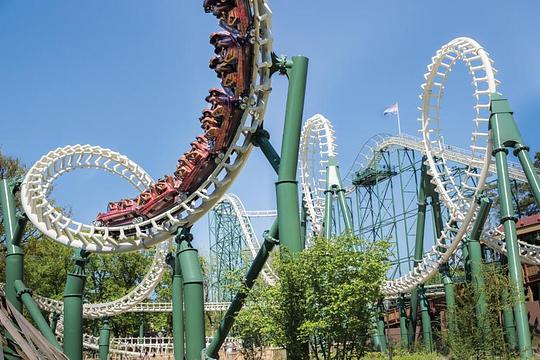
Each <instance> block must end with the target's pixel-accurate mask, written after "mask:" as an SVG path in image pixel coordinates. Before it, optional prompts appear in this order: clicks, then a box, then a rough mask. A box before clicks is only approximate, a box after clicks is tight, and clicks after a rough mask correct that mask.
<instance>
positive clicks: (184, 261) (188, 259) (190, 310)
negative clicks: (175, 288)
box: [175, 228, 205, 360]
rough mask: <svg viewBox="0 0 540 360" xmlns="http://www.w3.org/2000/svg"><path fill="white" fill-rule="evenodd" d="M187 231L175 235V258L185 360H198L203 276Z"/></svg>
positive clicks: (200, 337) (202, 308) (202, 342)
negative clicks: (179, 276) (180, 291)
mask: <svg viewBox="0 0 540 360" xmlns="http://www.w3.org/2000/svg"><path fill="white" fill-rule="evenodd" d="M189 231H190V229H188V228H182V229H180V231H179V233H178V235H176V237H175V240H176V244H177V249H176V257H177V259H178V262H179V263H180V270H181V272H182V277H183V280H184V309H185V315H184V316H185V333H186V347H185V348H186V360H200V359H201V353H202V351H203V349H204V346H205V337H204V290H203V274H202V270H201V264H200V262H199V254H198V252H197V250H196V249H195V248H194V247H193V246H192V245H191V241H192V240H193V235H191V233H190V232H189ZM177 305H178V304H177Z"/></svg>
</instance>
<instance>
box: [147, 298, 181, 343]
mask: <svg viewBox="0 0 540 360" xmlns="http://www.w3.org/2000/svg"><path fill="white" fill-rule="evenodd" d="M173 306H174V304H173ZM143 337H144V313H142V314H141V322H140V324H139V344H143V343H144V340H143Z"/></svg>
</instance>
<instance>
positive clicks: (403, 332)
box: [398, 294, 409, 349]
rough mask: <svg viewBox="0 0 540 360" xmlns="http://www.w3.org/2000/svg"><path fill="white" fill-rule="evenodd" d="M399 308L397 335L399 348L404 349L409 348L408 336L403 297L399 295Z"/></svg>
mask: <svg viewBox="0 0 540 360" xmlns="http://www.w3.org/2000/svg"><path fill="white" fill-rule="evenodd" d="M398 307H399V334H400V343H401V347H402V348H404V349H406V348H407V347H408V346H409V336H408V334H407V310H406V307H405V297H404V295H403V294H402V295H400V296H399V299H398Z"/></svg>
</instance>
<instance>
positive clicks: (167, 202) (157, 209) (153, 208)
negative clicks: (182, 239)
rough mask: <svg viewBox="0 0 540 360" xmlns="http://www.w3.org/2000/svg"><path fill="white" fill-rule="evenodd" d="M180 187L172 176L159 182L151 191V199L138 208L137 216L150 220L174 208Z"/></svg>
mask: <svg viewBox="0 0 540 360" xmlns="http://www.w3.org/2000/svg"><path fill="white" fill-rule="evenodd" d="M178 185H179V182H178V181H177V180H175V179H174V177H172V176H166V177H165V178H164V179H162V180H160V181H158V182H157V183H156V184H154V185H153V186H152V187H151V189H150V193H151V195H152V196H151V198H150V199H149V200H148V201H147V202H146V203H145V204H143V205H141V206H138V207H137V210H136V213H137V215H138V216H140V217H142V218H143V219H149V218H151V217H154V216H156V215H159V214H161V213H162V212H164V211H167V210H169V209H170V208H172V207H173V206H174V205H175V201H176V197H177V196H178V189H177V187H178Z"/></svg>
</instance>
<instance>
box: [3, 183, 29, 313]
mask: <svg viewBox="0 0 540 360" xmlns="http://www.w3.org/2000/svg"><path fill="white" fill-rule="evenodd" d="M19 185H20V179H19V178H13V179H2V180H1V181H0V202H1V203H2V213H3V214H4V221H3V223H4V233H5V236H6V250H7V251H6V290H5V291H6V297H7V299H8V301H9V302H10V303H11V304H12V305H13V306H14V307H15V308H16V309H17V310H18V311H19V312H22V302H21V301H20V299H18V298H17V291H16V290H15V287H14V283H15V281H16V280H21V281H23V273H24V270H23V266H24V264H23V256H24V252H23V249H22V248H21V246H20V245H21V239H22V236H23V232H24V227H25V225H26V217H24V218H19V217H18V216H17V208H16V205H15V192H16V191H17V190H18V188H19Z"/></svg>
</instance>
